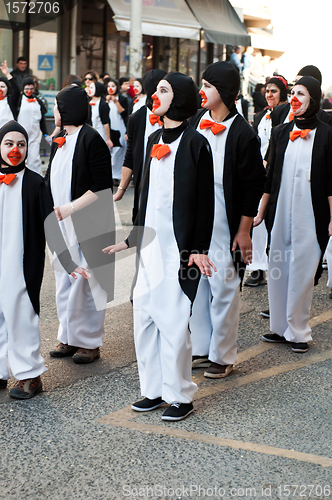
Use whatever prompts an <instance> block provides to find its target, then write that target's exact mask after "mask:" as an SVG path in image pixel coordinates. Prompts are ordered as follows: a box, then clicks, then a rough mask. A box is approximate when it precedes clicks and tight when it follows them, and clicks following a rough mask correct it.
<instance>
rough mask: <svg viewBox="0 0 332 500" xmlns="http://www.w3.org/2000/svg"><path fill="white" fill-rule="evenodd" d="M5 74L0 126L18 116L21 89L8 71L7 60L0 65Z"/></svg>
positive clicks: (0, 84) (0, 79)
mask: <svg viewBox="0 0 332 500" xmlns="http://www.w3.org/2000/svg"><path fill="white" fill-rule="evenodd" d="M0 69H1V71H2V73H3V74H4V75H5V76H1V77H0V128H1V127H3V125H5V124H6V123H8V122H9V121H11V120H14V119H15V118H17V105H18V100H19V98H20V89H19V87H18V86H17V84H16V82H15V80H14V78H13V77H12V76H11V74H10V73H9V71H8V66H7V61H4V62H3V63H2V65H1V66H0Z"/></svg>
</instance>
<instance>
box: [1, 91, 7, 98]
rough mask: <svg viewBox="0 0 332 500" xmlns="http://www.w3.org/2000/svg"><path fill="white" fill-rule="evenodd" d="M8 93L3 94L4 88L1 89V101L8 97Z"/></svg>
mask: <svg viewBox="0 0 332 500" xmlns="http://www.w3.org/2000/svg"><path fill="white" fill-rule="evenodd" d="M6 97H7V96H6V95H3V90H2V89H0V101H3V100H4V99H6Z"/></svg>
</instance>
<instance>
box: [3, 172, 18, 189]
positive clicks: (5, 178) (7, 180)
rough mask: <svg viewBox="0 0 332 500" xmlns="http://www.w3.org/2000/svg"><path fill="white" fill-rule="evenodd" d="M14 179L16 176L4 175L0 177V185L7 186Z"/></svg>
mask: <svg viewBox="0 0 332 500" xmlns="http://www.w3.org/2000/svg"><path fill="white" fill-rule="evenodd" d="M15 177H16V174H4V175H0V183H2V182H3V183H4V184H6V185H7V186H8V184H10V183H11V182H12V181H13V180H14V179H15Z"/></svg>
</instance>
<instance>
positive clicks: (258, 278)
mask: <svg viewBox="0 0 332 500" xmlns="http://www.w3.org/2000/svg"><path fill="white" fill-rule="evenodd" d="M266 283H267V281H266V279H265V277H264V271H261V270H258V271H253V272H252V273H251V275H250V276H249V278H248V279H247V280H246V281H245V282H244V286H258V285H266Z"/></svg>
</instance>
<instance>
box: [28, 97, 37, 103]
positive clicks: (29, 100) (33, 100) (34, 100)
mask: <svg viewBox="0 0 332 500" xmlns="http://www.w3.org/2000/svg"><path fill="white" fill-rule="evenodd" d="M27 101H28V102H36V101H37V99H36V98H33V99H27Z"/></svg>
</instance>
